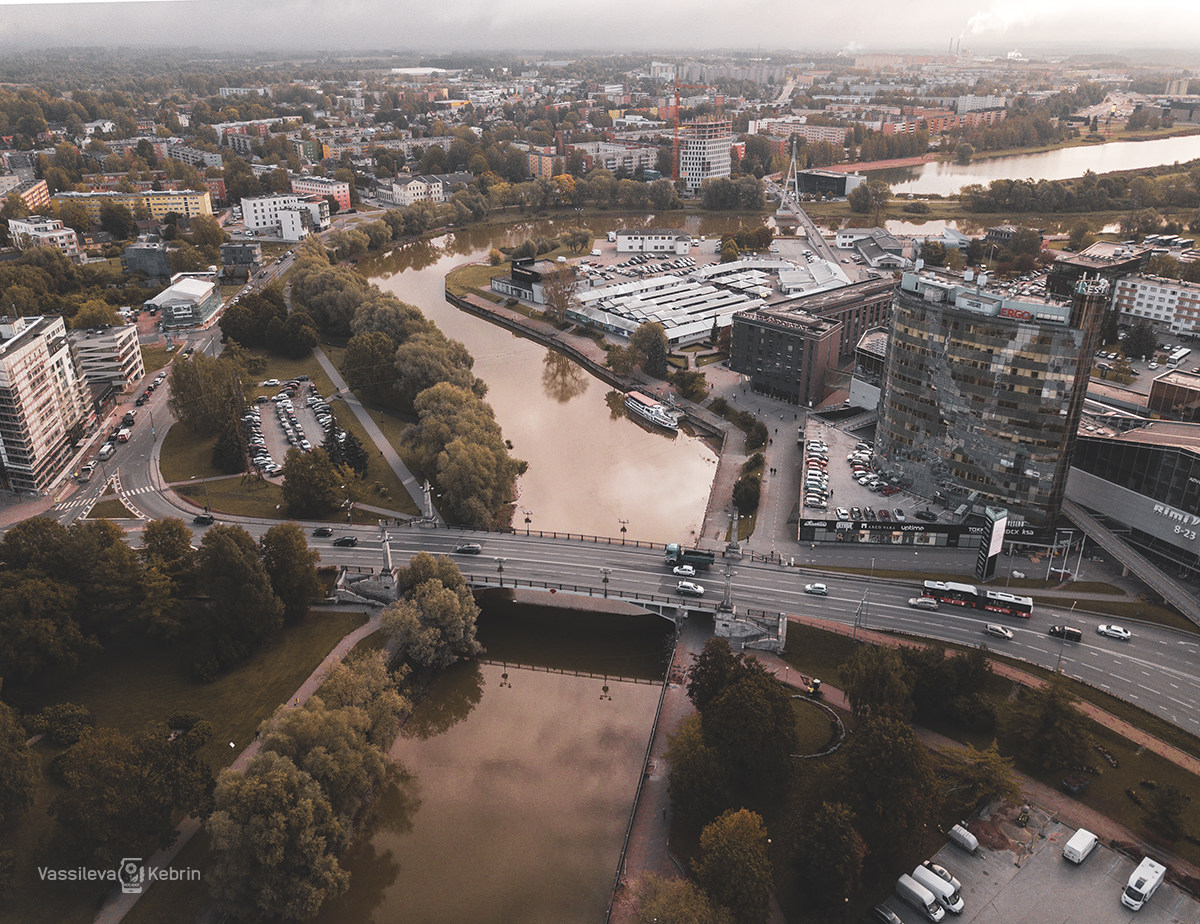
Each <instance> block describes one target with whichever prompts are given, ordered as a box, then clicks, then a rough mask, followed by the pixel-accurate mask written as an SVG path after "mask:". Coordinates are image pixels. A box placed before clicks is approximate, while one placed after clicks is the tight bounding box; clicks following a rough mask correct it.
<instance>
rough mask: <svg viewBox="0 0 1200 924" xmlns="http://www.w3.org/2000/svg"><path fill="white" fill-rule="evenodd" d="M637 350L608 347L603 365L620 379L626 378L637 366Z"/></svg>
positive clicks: (629, 347)
mask: <svg viewBox="0 0 1200 924" xmlns="http://www.w3.org/2000/svg"><path fill="white" fill-rule="evenodd" d="M638 359H639V357H638V354H637V350H635V349H634V348H633V347H631V346H628V347H623V346H610V347H609V348H608V355H607V356H606V357H605V359H604V364H605V365H606V366H608V368H610V369H611V370H612V371H613V372H614V373H616V374H617V375H619V376H621V377H622V378H628V377H629V376H630V375H632V374H633V370H634V369H636V368H637V364H638Z"/></svg>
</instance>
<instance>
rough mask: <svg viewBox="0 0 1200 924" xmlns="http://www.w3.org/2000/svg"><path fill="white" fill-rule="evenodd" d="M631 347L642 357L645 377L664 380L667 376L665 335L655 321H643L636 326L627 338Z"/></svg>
mask: <svg viewBox="0 0 1200 924" xmlns="http://www.w3.org/2000/svg"><path fill="white" fill-rule="evenodd" d="M629 345H630V346H632V347H633V348H634V349H635V350H637V352H638V353H639V354H640V355H641V357H642V368H643V369H644V370H646V374H647V375H653V376H655V377H656V378H660V379H661V378H664V377H665V376H666V374H667V333H666V331H665V330H663V326H662V325H661V324H659V323H657V322H656V321H645V322H643V323H641V324H639V325H638V326H637V329H636V330H635V331H634V332H633V336H632V337H630V338H629Z"/></svg>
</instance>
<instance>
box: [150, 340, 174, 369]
mask: <svg viewBox="0 0 1200 924" xmlns="http://www.w3.org/2000/svg"><path fill="white" fill-rule="evenodd" d="M174 355H175V351H174V350H172V351H171V352H170V353H168V352H167V348H166V347H165V346H144V347H142V365H143V366H145V367H146V374H147V375H149V374H150V373H152V372H157V371H158V370H159V369H161V368H162V367H163V366H165V365H166V364H167V363H169V362H170V361H171V358H172V357H173V356H174Z"/></svg>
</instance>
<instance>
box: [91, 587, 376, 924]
mask: <svg viewBox="0 0 1200 924" xmlns="http://www.w3.org/2000/svg"><path fill="white" fill-rule="evenodd" d="M321 609H330V608H329V607H322V608H321ZM337 609H342V610H357V609H359V608H358V607H337ZM380 620H381V616H380V613H379V611H376V612H375V613H373V614H372V615H371V616H370V618H369V619H368V620H367V621H366V622H365V623H363V624H362V625H361V626H359V627H358V628H357V629H355V630H354V631H352V632H349V633H347V634H346V635H345V636H344V637H343V638H342V640H341V641H340V642H338V643H337V645H335V646H334V648H333V650H332V651H331V652H329V654H328V655H326V656H325V659H324V660H323V661H322V662H321V663H320V664H319V665H318V666H317V669H316V670H314V671H313V672H312V673H311V674H309V675H308V679H306V680H305V681H304V683H302V684H300V686H299V688H298V689H297V690H296V691H295V692H294V693H293V694H292V695H291V696H290V697H289V698H288V700H287V702H285V703H281V704H280V705H281V706H287V705H289V704H290V705H291V706H292V707H293V708H300V707H302V706H304V704H305V703H307V702H308V700H309V698H310V697H311V696H312V695H313V694H314V693H316V692H317V689H318V688H319V687H320V686H321V684H322V683H324V682H325V678H326V677H328V676H329V672H330V671H331V670H333V668H334V667H335V666H336V665H338V664H341V663H342V661H343V660H344V659H345V658H346V655H348V654H349V653H350V652H351V651H352V650H354V646H355V645H357V644H358V643H359V642H361V641H362V640H363V639H365V638H366V637H367V636H369V635H371V634H372V633H374V632H376V631H378V629H379V628H380V625H381V621H380ZM230 743H231V744H234V745H236V742H230ZM257 753H258V738H257V737H256V738H255V739H254V740H253V741H250V742H247V743H246V746H245V747H244V748H243V749H242V751H241V753H240V754H238V756H237V757H236V758H234V760H233V763H231V764H230V765H229V766H230V768H231V769H234V770H245V769H246V765H247V764H248V763H249V762H250V759H251V758H252V757H254V755H256V754H257ZM175 830H176V832H177V836H176V838H175V843H173V844H172V845H171V846H170V847H168V848H167V849H166V850H160V851H159V852H158V853H156V854H154V856H152V857H150V858H149V859H147V860H146V861H145V864H144V865H145V867H146V868H147V869H164V868H166V867H168V866H170V865H171V864H172V863H173V862H174V861H175V858H176V857H177V856H178V855H179V852H180V851H181V850H183V848H184V847H186V846H187V845H188V843H189V842H190V841H191V839H192V838H193V837H195V835H196V832H197V831H199V830H200V820H199V819H198V818H185V819H184V820H183V821H181V822H180V823H179V825H178V826H177V827H176V829H175ZM149 888H150V885H149V884H148V885H146V886H144V887H143V890H142V892H137V893H133V894H129V893H125V892H119V893H116V894H114V895H110V896H109V897H108V899H107V900H106V901H105V902H104V904H103V905H102V906H101V908H100V911H99V912H98V913H97V914H96V917H95V919H94V924H118V922H120V921H122V920H123V919H124V918H125V915H127V914H128V913H129V911H130V909H131V908H133V906H134V904H136V903H137V900H138V899H139V898H141V897H142V895H143V894H145V892H146V890H148V889H149Z"/></svg>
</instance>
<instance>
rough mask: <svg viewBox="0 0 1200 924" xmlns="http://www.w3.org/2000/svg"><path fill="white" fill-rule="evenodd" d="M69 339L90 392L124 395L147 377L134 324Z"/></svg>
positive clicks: (78, 332) (74, 333)
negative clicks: (109, 391)
mask: <svg viewBox="0 0 1200 924" xmlns="http://www.w3.org/2000/svg"><path fill="white" fill-rule="evenodd" d="M69 336H70V340H71V345H72V346H73V347H74V348H75V358H76V361H77V362H78V364H79V371H80V374H81V375H82V376H83V379H84V381H85V382H87V384H88V385H90V386H92V388H93V390H97V391H99V390H103V389H106V388H108V387H110V386H115V387H116V388H117V389H118V390H121V391H124V390H125V389H126V388H128V387H129V386H130V385H131V384H133V383H134V382H137V381H138V380H140V379H141V378H142V377H143V376H144V375H145V374H146V367H145V366H143V365H142V348H141V346H140V345H139V343H138V330H137V325H136V324H121V325H119V326H116V327H102V328H99V329H97V330H73V331H71V332H70V335H69Z"/></svg>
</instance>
